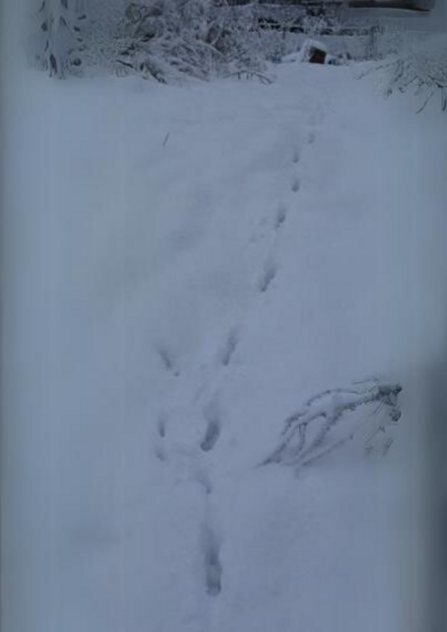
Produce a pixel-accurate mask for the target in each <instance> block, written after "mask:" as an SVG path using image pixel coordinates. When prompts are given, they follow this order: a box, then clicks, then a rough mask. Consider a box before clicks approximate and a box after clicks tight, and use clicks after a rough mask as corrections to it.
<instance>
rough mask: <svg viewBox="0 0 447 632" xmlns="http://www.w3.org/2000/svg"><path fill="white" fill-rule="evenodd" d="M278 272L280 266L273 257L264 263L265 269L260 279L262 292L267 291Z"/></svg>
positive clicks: (259, 285) (259, 287) (259, 283)
mask: <svg viewBox="0 0 447 632" xmlns="http://www.w3.org/2000/svg"><path fill="white" fill-rule="evenodd" d="M277 272H278V266H277V265H276V263H275V261H273V260H271V259H270V260H268V261H266V263H265V264H264V270H263V271H262V275H261V278H260V279H259V282H258V289H259V291H260V292H262V293H264V292H267V290H268V288H269V287H270V284H271V282H272V281H273V279H274V278H275V277H276V274H277Z"/></svg>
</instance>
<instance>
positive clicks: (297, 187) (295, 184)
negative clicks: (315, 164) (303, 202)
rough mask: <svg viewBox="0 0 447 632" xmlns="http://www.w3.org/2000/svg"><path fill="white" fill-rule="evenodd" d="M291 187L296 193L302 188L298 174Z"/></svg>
mask: <svg viewBox="0 0 447 632" xmlns="http://www.w3.org/2000/svg"><path fill="white" fill-rule="evenodd" d="M291 189H292V191H293V192H294V193H297V192H298V191H299V190H300V179H299V178H298V176H296V177H295V178H294V179H293V182H292V186H291Z"/></svg>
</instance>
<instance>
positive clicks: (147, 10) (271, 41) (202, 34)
mask: <svg viewBox="0 0 447 632" xmlns="http://www.w3.org/2000/svg"><path fill="white" fill-rule="evenodd" d="M118 40H119V41H120V43H121V47H120V54H119V55H118V58H117V64H118V65H121V66H124V67H125V68H128V69H129V71H132V70H134V71H137V72H143V73H145V74H147V75H152V76H153V77H155V78H156V79H158V80H159V81H166V80H169V78H171V77H172V76H175V75H178V74H187V75H190V76H193V77H197V78H201V79H203V78H207V77H210V76H212V75H216V74H222V73H228V72H231V71H238V70H242V69H250V70H257V71H262V70H264V69H265V62H266V61H267V60H269V61H278V59H279V58H280V56H281V46H280V44H279V40H280V36H279V35H278V34H275V35H273V34H271V33H263V32H262V31H261V29H260V28H259V26H258V20H257V13H256V7H254V6H253V5H248V6H245V7H231V6H229V5H227V4H226V3H224V2H220V1H219V0H151V1H149V2H148V1H146V2H144V3H143V2H138V3H136V2H132V3H131V4H129V5H128V6H127V8H126V10H125V14H124V17H123V19H122V21H121V24H120V28H119V32H118Z"/></svg>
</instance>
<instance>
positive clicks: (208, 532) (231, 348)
mask: <svg viewBox="0 0 447 632" xmlns="http://www.w3.org/2000/svg"><path fill="white" fill-rule="evenodd" d="M315 138H316V135H315V132H314V131H311V132H309V134H308V136H307V145H312V144H313V143H314V141H315ZM300 161H301V155H300V151H299V149H296V150H295V151H294V152H293V155H292V164H293V165H294V166H295V173H294V174H293V176H292V179H291V183H290V191H291V192H292V193H294V194H296V193H298V192H299V190H300V186H301V182H300V178H299V173H297V168H296V167H297V165H298V164H299V163H300ZM287 214H288V210H287V206H286V204H285V203H284V202H280V203H279V204H278V206H277V208H276V212H275V216H274V221H273V228H274V230H275V232H276V233H278V231H280V230H281V228H283V227H284V225H285V223H286V221H287ZM277 272H278V265H277V262H276V259H275V257H274V255H273V253H272V252H270V253H269V254H268V255H267V257H266V259H265V261H264V264H263V267H262V270H261V274H260V275H259V278H258V281H257V289H258V291H259V292H260V293H261V294H265V293H267V292H268V290H269V288H270V286H271V284H272V282H273V281H274V279H275V277H276V275H277ZM239 342H240V335H239V331H238V329H237V327H233V328H232V329H231V330H230V331H229V333H228V334H227V336H226V338H225V340H224V344H223V345H222V347H221V348H220V349H219V352H218V354H217V360H218V364H219V366H220V368H221V369H225V368H227V367H229V366H230V365H231V362H232V360H233V356H234V354H235V352H236V350H237V347H238V344H239ZM156 351H157V353H158V355H159V356H160V360H161V363H162V365H163V367H164V369H165V370H166V371H167V372H169V373H171V375H173V376H174V377H176V378H178V377H179V375H180V372H179V371H178V370H177V368H176V362H175V357H174V355H173V354H172V353H171V351H170V350H169V349H168V348H167V347H165V346H159V347H157V349H156ZM202 415H203V419H204V421H205V431H204V434H203V437H202V439H201V441H200V443H199V445H198V446H197V447H196V450H195V451H193V453H194V455H195V456H196V457H197V458H195V461H196V465H195V466H194V467H193V468H192V469H194V470H195V480H196V482H197V483H198V484H199V485H200V487H201V488H202V489H203V491H204V494H205V501H204V502H205V506H204V516H203V519H202V524H201V532H200V550H201V556H202V567H203V584H204V590H205V593H206V594H207V595H209V596H210V597H214V598H215V597H217V596H218V595H219V594H220V593H221V591H222V578H223V574H224V569H223V565H222V560H221V544H222V538H221V536H220V534H219V532H218V531H219V530H218V529H216V526H215V525H216V516H215V512H214V511H213V505H212V496H213V483H212V480H211V477H210V473H209V468H208V467H207V459H208V458H209V457H210V455H211V454H212V452H213V450H215V448H216V446H217V445H218V442H219V438H220V436H221V431H222V411H221V408H220V406H219V401H218V399H216V397H215V396H213V397H212V398H211V400H210V401H209V403H208V404H207V405H206V406H205V407H204V408H203V411H202ZM167 430H168V416H167V414H165V413H161V414H160V416H159V418H158V422H157V435H158V442H157V445H156V449H155V454H156V456H157V458H158V459H159V460H160V461H162V462H166V461H167V454H166V448H165V443H166V438H167V434H168V432H167ZM197 455H198V456H197ZM201 455H202V456H201ZM197 463H198V465H197Z"/></svg>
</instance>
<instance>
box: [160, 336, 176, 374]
mask: <svg viewBox="0 0 447 632" xmlns="http://www.w3.org/2000/svg"><path fill="white" fill-rule="evenodd" d="M155 350H156V351H157V354H158V357H159V358H160V360H161V362H162V364H163V367H164V368H165V370H166V371H167V372H168V373H172V374H173V375H175V376H176V377H177V376H178V375H179V371H178V369H177V368H176V366H175V358H174V355H173V354H172V351H171V349H169V347H167V346H166V345H165V344H163V343H160V344H158V345H156V347H155Z"/></svg>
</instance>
